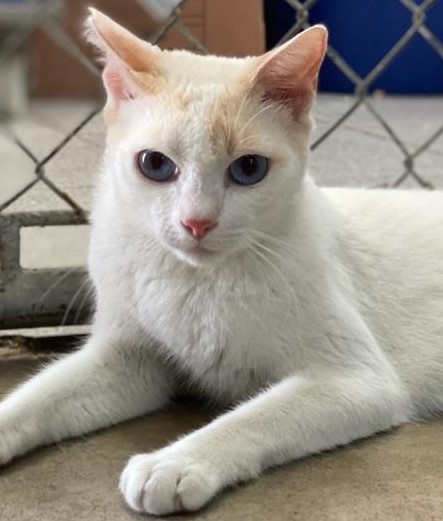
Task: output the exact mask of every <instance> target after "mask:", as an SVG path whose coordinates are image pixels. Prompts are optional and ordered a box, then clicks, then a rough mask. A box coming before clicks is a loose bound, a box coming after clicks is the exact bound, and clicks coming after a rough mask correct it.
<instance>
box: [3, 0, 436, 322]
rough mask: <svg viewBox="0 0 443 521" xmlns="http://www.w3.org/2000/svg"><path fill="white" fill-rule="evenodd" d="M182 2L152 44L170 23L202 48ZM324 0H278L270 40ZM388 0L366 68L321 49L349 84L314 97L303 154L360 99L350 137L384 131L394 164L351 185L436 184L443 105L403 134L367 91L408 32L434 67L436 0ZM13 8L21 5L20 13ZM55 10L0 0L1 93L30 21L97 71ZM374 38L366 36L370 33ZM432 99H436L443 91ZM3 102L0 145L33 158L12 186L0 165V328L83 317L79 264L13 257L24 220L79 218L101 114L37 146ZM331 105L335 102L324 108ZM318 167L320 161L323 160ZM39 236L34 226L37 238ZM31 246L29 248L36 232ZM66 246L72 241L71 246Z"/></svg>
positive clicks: (12, 92) (348, 153) (333, 130)
mask: <svg viewBox="0 0 443 521" xmlns="http://www.w3.org/2000/svg"><path fill="white" fill-rule="evenodd" d="M134 1H135V0H134ZM188 1H190V0H182V1H181V2H180V3H179V4H178V5H177V6H176V7H175V9H173V10H172V12H171V13H170V15H169V17H168V18H167V19H166V20H165V21H164V22H163V23H162V25H161V26H160V27H158V28H157V30H155V31H154V32H153V33H152V34H151V35H150V37H149V40H150V41H151V42H153V43H159V44H160V45H161V43H162V40H163V38H164V37H165V35H167V34H168V32H169V31H171V30H172V29H173V28H174V30H176V31H178V32H179V33H180V34H181V35H182V37H183V38H184V39H185V40H186V41H187V42H188V43H189V44H190V46H191V47H192V48H193V49H194V50H195V51H196V52H199V53H206V52H207V50H206V48H205V46H204V44H203V43H202V42H201V41H200V40H199V39H198V38H197V37H196V36H195V35H194V34H193V31H192V30H191V29H190V28H189V27H188V26H187V25H186V23H185V21H184V20H183V17H182V13H183V9H184V8H185V7H186V3H187V2H188ZM203 1H208V2H210V1H211V0H203ZM324 1H325V0H306V1H304V2H302V1H299V0H286V3H287V4H288V5H290V6H291V7H292V9H293V24H292V26H291V28H290V29H289V30H288V31H287V32H286V34H284V35H283V36H282V38H281V40H280V42H279V43H283V42H285V41H286V40H288V39H290V38H291V37H292V36H294V35H295V34H297V33H298V32H299V31H300V30H301V29H305V28H307V27H309V26H310V25H311V23H312V22H311V18H310V16H311V11H312V9H313V8H314V7H315V5H316V4H319V3H320V2H324ZM389 1H390V2H399V3H400V4H402V6H403V7H404V8H405V9H407V10H408V11H409V12H410V25H409V27H408V28H406V30H405V31H404V33H403V34H402V35H401V37H400V38H399V39H398V40H397V42H396V43H395V44H394V45H393V46H392V47H391V48H390V49H389V50H388V51H387V52H386V53H385V55H384V56H383V57H381V59H380V60H379V61H378V63H377V64H376V65H375V66H374V67H373V68H372V69H371V70H370V71H369V72H368V73H367V74H366V75H364V76H362V75H360V74H358V73H357V72H356V70H355V69H354V68H353V67H352V66H351V65H350V63H349V62H348V61H347V60H346V59H345V57H344V56H343V55H342V54H341V53H340V52H338V51H337V49H335V48H334V47H333V46H331V45H330V46H329V48H328V51H327V55H328V57H329V59H330V60H331V61H332V62H333V64H334V65H335V67H336V68H337V69H338V70H340V71H341V73H342V74H343V75H344V76H345V77H346V78H347V79H348V80H349V81H350V82H352V84H353V86H354V92H353V93H352V94H347V95H343V96H337V95H336V97H334V98H332V100H331V101H330V104H329V105H328V104H327V103H326V102H324V101H323V98H322V97H321V96H320V99H319V116H318V120H319V128H318V129H317V133H316V134H315V139H314V141H313V143H312V150H313V158H312V162H313V164H314V165H315V164H316V157H320V154H321V151H322V149H325V150H326V146H327V143H328V142H329V141H330V140H331V139H332V138H333V136H334V135H336V134H338V133H339V132H340V131H341V129H347V131H348V132H351V133H354V131H353V124H352V117H353V116H354V115H355V114H357V112H358V111H359V110H360V109H361V108H362V107H363V108H364V109H365V114H366V118H368V115H370V116H371V117H372V120H371V123H370V124H368V126H367V127H365V126H364V125H363V129H362V131H361V132H360V133H359V135H358V139H359V140H360V141H361V143H362V147H363V148H364V147H365V139H374V138H380V135H383V146H389V147H390V149H389V150H390V152H389V154H387V155H389V156H393V158H394V159H393V160H394V161H395V162H396V168H395V169H394V171H395V172H396V175H395V177H392V176H391V177H390V178H389V179H388V180H387V181H383V182H379V183H374V182H372V181H371V179H369V178H368V179H367V182H365V179H361V180H359V183H360V184H363V185H367V186H374V185H376V184H378V185H381V186H391V187H403V186H411V184H412V185H414V186H415V187H418V188H422V189H433V188H440V187H442V186H443V173H442V172H441V164H442V162H443V161H442V159H443V150H442V148H441V147H437V146H436V145H437V144H438V143H437V142H438V140H439V138H440V137H441V136H442V134H443V113H442V114H441V116H442V117H441V119H440V121H439V124H437V126H435V125H434V128H432V129H426V128H424V129H420V133H419V134H418V136H419V137H418V138H417V139H414V142H411V141H410V140H409V141H408V140H407V139H405V138H404V136H402V135H401V134H400V133H399V132H398V130H397V129H396V127H395V125H393V124H392V122H391V121H390V120H389V114H388V113H386V111H384V110H383V107H384V106H385V105H384V103H383V99H382V98H380V96H375V95H373V94H372V93H371V88H372V85H373V84H374V82H375V81H376V80H377V78H378V77H379V76H380V75H381V74H382V73H383V71H385V70H387V69H388V68H389V67H390V66H391V64H392V63H393V61H394V60H395V59H396V58H397V57H398V56H399V54H400V53H404V52H407V50H408V45H410V43H411V40H412V39H413V38H414V37H416V36H417V35H419V36H420V37H421V38H422V39H423V41H425V42H426V43H427V45H429V47H430V48H431V49H432V50H433V52H435V54H436V55H437V56H439V58H440V61H441V67H442V69H441V70H442V71H443V42H442V41H441V39H439V37H438V35H436V34H435V33H434V32H432V31H431V29H430V28H429V27H428V24H427V18H426V16H427V13H428V12H429V10H430V9H431V8H432V7H433V6H434V5H435V4H436V3H437V2H438V1H439V0H424V1H422V2H421V3H420V4H418V3H415V2H414V1H413V0H389ZM417 1H418V0H417ZM440 1H441V0H440ZM140 4H142V2H140ZM22 8H23V12H20V9H22ZM14 9H15V11H14ZM8 10H9V11H8ZM62 12H63V2H62V1H61V0H34V1H25V2H20V3H14V2H12V1H11V0H9V1H7V2H6V3H5V2H3V3H2V2H1V1H0V31H1V32H0V77H1V78H2V80H1V81H2V83H1V86H2V88H1V91H0V92H3V94H0V95H1V96H3V97H5V93H6V94H7V95H8V96H9V97H10V99H12V100H13V99H14V96H15V97H17V96H20V92H17V90H20V87H19V86H18V85H17V84H16V83H14V82H13V81H12V80H11V81H12V83H10V84H8V83H7V81H8V80H5V78H7V77H9V76H10V75H12V76H13V75H14V70H15V69H14V67H15V66H14V60H16V57H17V55H18V53H20V51H21V50H23V49H24V48H26V46H27V45H28V44H29V39H30V37H31V35H32V34H33V33H34V31H35V30H36V29H37V28H39V29H40V30H42V31H43V32H44V33H45V34H46V35H47V37H48V38H49V39H50V40H51V41H52V45H55V46H58V47H59V48H60V49H62V50H63V51H64V52H65V53H66V55H70V56H71V57H75V59H76V60H77V61H78V62H79V63H81V64H82V66H83V68H84V70H85V74H86V73H88V74H93V75H95V76H97V77H99V76H100V71H99V70H98V68H97V66H96V65H95V64H94V63H93V61H91V60H90V58H89V57H88V56H87V55H86V54H85V53H84V51H83V50H82V49H81V48H80V47H79V46H78V45H77V43H76V42H75V41H74V40H73V38H72V36H71V35H70V34H69V33H68V32H67V31H66V29H65V28H64V26H63V25H62V23H61V17H62ZM2 15H3V17H2ZM350 23H351V22H350ZM440 36H441V35H440ZM376 37H377V35H376V34H375V35H374V38H376ZM368 45H370V42H368ZM60 74H62V71H60ZM98 81H99V80H98V79H97V82H98ZM437 99H439V101H440V102H443V98H442V97H440V98H437ZM12 103H13V102H12ZM400 103H401V101H400ZM404 103H405V105H404V106H405V110H406V111H407V110H409V109H408V107H409V105H408V103H410V100H406V101H405V102H404ZM442 104H443V103H442ZM6 105H7V103H6V101H5V99H3V100H1V107H2V112H1V114H0V116H1V117H0V130H1V134H0V139H1V141H0V151H1V150H2V148H1V143H3V145H4V146H6V147H8V150H11V147H13V148H14V151H15V152H14V153H15V154H20V155H21V156H22V157H23V158H25V159H26V161H27V164H28V165H29V164H32V176H33V177H32V178H31V179H29V180H27V181H26V182H24V183H22V185H21V186H20V187H19V188H17V189H15V190H14V193H8V190H7V189H6V187H7V184H8V179H7V178H6V176H7V175H9V173H8V172H6V173H5V172H4V171H3V172H2V173H0V329H1V328H3V329H6V328H13V327H24V326H26V327H28V326H41V325H54V324H57V325H59V324H74V323H84V322H85V321H86V320H87V317H88V314H89V302H90V299H89V293H88V290H87V287H88V284H87V280H86V278H85V277H86V276H85V270H84V268H83V267H82V266H78V267H74V268H73V267H60V266H59V267H50V266H44V265H42V266H38V267H35V266H34V267H29V266H26V263H23V259H22V257H23V250H24V240H25V238H26V236H27V235H26V231H27V228H30V227H31V228H33V229H38V228H36V227H47V228H50V227H62V226H75V227H82V226H85V225H86V224H87V222H88V211H89V188H90V179H88V180H86V181H85V179H84V177H85V176H88V175H89V174H88V173H89V172H91V171H92V169H93V168H96V166H97V164H98V159H99V157H100V153H101V148H100V147H101V145H100V142H101V140H102V136H103V129H102V128H101V123H100V116H98V117H96V116H97V114H98V113H99V111H100V104H99V103H98V102H97V103H92V104H89V105H88V106H87V112H86V113H85V114H84V115H82V117H81V118H80V121H77V122H76V124H74V125H73V126H72V127H71V128H69V129H66V130H65V135H63V136H62V137H60V139H59V140H58V141H57V142H55V143H53V142H51V146H50V147H49V149H48V147H47V146H46V149H45V146H44V147H43V151H42V147H41V145H37V144H36V140H34V141H33V140H32V133H30V132H28V133H27V130H29V129H27V128H26V126H25V127H24V128H23V127H22V128H21V127H20V126H18V127H17V125H15V123H14V122H15V120H14V117H11V115H10V114H8V107H7V106H6ZM330 107H335V108H334V110H332V109H330ZM322 108H325V109H326V113H327V114H326V116H325V115H322V112H321V109H322ZM59 110H60V111H61V112H60V116H59V117H60V118H61V119H64V114H65V111H64V109H63V105H62V106H61V108H60V106H59ZM388 112H389V111H388ZM433 116H435V114H433ZM434 121H435V117H434ZM30 136H31V137H30ZM386 139H389V140H390V141H389V145H386ZM380 143H381V142H380ZM46 145H47V144H46ZM344 148H345V150H343V151H342V153H341V154H340V153H337V155H336V156H334V157H332V158H330V159H328V160H329V161H330V162H334V163H335V164H336V167H337V162H338V163H339V164H338V168H339V169H340V168H342V169H345V168H346V165H344V166H340V158H344V160H349V158H351V159H352V155H353V154H360V153H361V152H360V151H361V149H358V148H357V149H355V150H354V149H353V147H352V146H345V147H344ZM328 154H329V152H328ZM426 154H430V156H431V157H430V159H428V160H426V161H424V162H423V161H422V159H423V157H424V156H425V155H426ZM14 157H16V156H14ZM383 161H385V159H383ZM386 161H387V163H388V165H391V164H392V158H391V159H390V160H387V159H386ZM431 163H432V165H433V167H434V170H435V172H436V173H434V175H433V176H431V177H432V179H430V178H429V176H428V175H427V173H428V172H429V171H430V170H429V168H428V166H427V165H430V164H431ZM324 165H328V163H327V162H325V163H324ZM348 166H349V165H348ZM60 171H63V172H64V175H63V176H62V177H60V175H59V173H60ZM82 176H83V177H82ZM67 179H68V181H67ZM76 183H79V184H82V183H84V186H83V188H84V190H83V189H82V190H80V191H79V190H77V189H76ZM439 183H440V184H439ZM70 230H71V231H70V232H68V231H67V232H66V233H71V232H72V233H73V230H74V228H72V229H70ZM74 235H75V234H74ZM44 240H45V236H44V234H43V235H42V238H41V241H44ZM37 242H38V241H37ZM71 246H72V245H71ZM33 247H34V248H38V244H37V243H36V242H35V240H34V242H33ZM73 247H74V249H76V245H75V244H74V246H73ZM55 248H57V246H55ZM28 249H29V247H28ZM31 249H32V247H31ZM68 257H69V255H68ZM24 264H25V265H24Z"/></svg>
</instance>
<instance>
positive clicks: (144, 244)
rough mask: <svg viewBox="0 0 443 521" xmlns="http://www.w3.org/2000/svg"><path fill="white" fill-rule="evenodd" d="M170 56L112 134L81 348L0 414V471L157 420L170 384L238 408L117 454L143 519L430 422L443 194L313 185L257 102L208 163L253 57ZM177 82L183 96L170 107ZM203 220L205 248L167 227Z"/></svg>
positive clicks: (298, 142) (281, 124)
mask: <svg viewBox="0 0 443 521" xmlns="http://www.w3.org/2000/svg"><path fill="white" fill-rule="evenodd" d="M171 56H173V58H171V60H172V62H171V63H174V64H177V68H175V76H174V78H175V79H174V80H171V82H173V83H174V89H175V90H173V93H172V94H169V95H168V94H159V95H155V96H147V97H142V98H139V99H135V100H131V101H129V102H126V104H125V106H124V108H123V109H122V111H121V114H120V115H119V118H118V119H117V120H116V122H115V123H114V124H113V125H112V126H111V128H110V131H109V134H108V142H107V150H106V155H105V165H104V169H103V172H102V175H101V179H100V183H99V186H98V187H97V193H96V200H95V207H94V212H93V219H92V223H93V231H92V241H91V248H90V260H89V267H90V273H91V276H92V279H93V281H94V285H95V288H96V294H97V312H96V316H95V321H94V326H93V333H92V336H91V338H90V339H89V341H88V342H87V344H86V345H85V346H84V347H83V349H81V350H80V351H79V352H77V353H75V354H72V355H69V356H67V357H65V358H64V359H62V360H60V361H58V362H56V363H54V364H53V365H50V366H49V367H48V368H46V369H45V370H44V371H43V372H42V373H41V374H40V375H37V376H36V377H35V378H34V379H32V380H31V381H29V382H27V383H25V384H24V385H23V386H22V387H21V388H19V389H18V390H16V391H15V392H14V393H12V394H11V395H10V396H9V397H7V398H6V399H5V400H4V402H3V403H2V404H1V405H0V462H3V463H4V462H7V461H9V460H11V459H12V458H14V457H15V456H17V455H19V454H23V453H24V452H26V451H28V450H30V449H32V448H33V447H35V446H37V445H40V444H47V443H51V442H54V441H57V440H60V439H62V438H64V437H68V436H76V435H79V434H82V433H85V432H88V431H92V430H94V429H97V428H100V427H104V426H106V425H110V424H113V423H116V422H119V421H122V420H124V419H126V418H130V417H134V416H137V415H140V414H143V413H145V412H148V411H152V410H155V409H158V408H159V407H162V406H164V405H165V404H166V403H167V402H168V400H169V398H170V397H171V396H172V394H173V393H175V392H179V391H180V390H182V389H183V387H184V388H188V389H190V390H192V391H194V392H201V393H203V394H204V395H206V396H208V397H210V398H211V399H213V400H217V401H219V402H221V403H227V402H233V401H235V402H240V403H239V405H238V406H237V407H234V408H233V409H232V410H231V411H230V412H228V413H226V414H223V415H222V416H220V417H219V418H218V419H216V420H215V421H213V422H212V423H210V424H209V425H207V426H206V427H204V428H202V429H199V430H197V431H196V432H193V433H191V434H189V435H187V436H185V437H184V438H182V439H180V440H178V441H176V442H175V443H173V444H171V445H170V446H168V447H166V448H164V449H161V450H159V451H157V452H155V453H153V454H142V455H137V456H135V457H133V458H132V459H131V460H130V461H129V463H128V465H127V467H126V469H125V471H124V472H123V475H122V478H121V482H120V489H121V491H122V493H123V494H124V496H125V498H126V500H127V502H128V504H129V505H130V506H131V507H132V508H134V509H135V510H138V511H142V512H150V513H152V514H167V513H171V512H175V511H178V510H196V509H198V508H200V507H202V506H203V505H204V504H205V503H207V502H208V501H209V500H210V499H211V498H212V497H213V496H214V495H215V494H216V493H217V492H218V491H220V490H221V489H223V488H224V487H226V486H228V485H232V484H234V483H237V482H239V481H243V480H248V479H251V478H254V477H256V476H257V475H259V474H260V472H261V471H262V470H263V469H265V468H267V467H269V466H272V465H276V464H280V463H284V462H286V461H289V460H291V459H294V458H299V457H302V456H306V455H308V454H311V453H314V452H318V451H322V450H325V449H329V448H331V447H335V446H337V445H343V444H346V443H349V442H351V441H352V440H355V439H357V438H360V437H364V436H368V435H371V434H373V433H375V432H378V431H383V430H386V429H389V428H391V427H394V426H398V425H401V424H403V423H405V422H408V421H411V420H416V419H421V418H425V417H428V416H430V415H432V414H435V413H438V412H441V411H442V410H443V321H442V317H443V263H442V260H443V195H442V194H441V193H427V192H401V191H377V190H374V191H366V190H348V189H334V190H333V189H328V190H326V189H325V190H323V189H320V188H318V187H317V186H315V184H314V183H313V181H312V180H311V178H310V177H309V176H308V175H307V174H304V169H305V161H306V155H307V142H308V124H307V123H305V124H301V125H298V126H297V125H296V126H295V128H293V129H292V130H290V129H288V125H289V123H288V117H286V116H285V115H284V114H282V113H281V112H279V111H278V110H277V109H275V107H274V108H272V107H271V108H270V109H269V110H268V109H266V110H263V111H262V112H261V113H258V112H257V103H259V102H258V101H257V100H255V102H251V103H249V102H248V101H247V100H246V101H243V102H242V104H243V106H242V107H240V106H239V107H238V113H237V116H238V120H239V121H238V124H239V128H240V127H241V126H246V127H247V128H248V131H249V132H251V135H252V136H253V138H251V141H253V149H251V150H237V151H235V153H234V155H233V156H230V155H228V154H227V153H226V154H221V153H220V151H219V150H216V149H215V148H214V146H213V144H212V143H211V142H210V140H209V137H208V131H207V129H208V125H209V123H208V114H209V113H210V112H211V110H212V109H211V107H212V106H213V105H214V103H215V102H216V100H217V99H218V98H219V97H220V96H223V95H225V94H226V92H228V91H229V88H230V83H232V81H233V79H234V78H235V77H236V76H237V75H239V74H240V73H241V72H242V70H244V69H245V68H246V67H249V64H250V60H246V61H245V62H241V61H231V60H222V59H220V60H218V59H217V58H213V57H211V58H200V57H199V58H198V59H196V61H195V62H193V61H192V60H193V59H194V58H192V59H191V58H190V55H188V54H186V55H183V57H185V61H186V65H185V67H184V69H183V71H185V70H186V71H188V72H187V73H186V74H187V76H186V75H185V73H184V72H183V75H180V74H179V72H178V64H180V63H183V62H182V61H181V58H180V54H178V53H176V54H174V53H172V54H171ZM193 64H194V65H193ZM202 64H204V68H205V74H207V76H206V78H209V79H208V80H207V81H206V83H205V81H203V79H202V78H203V75H202V74H203V73H202V72H201V71H202V67H203V65H202ZM242 64H243V65H242ZM192 67H194V69H192ZM242 67H243V68H242ZM193 70H195V71H198V74H199V80H198V82H197V83H196V84H192V81H191V79H190V78H191V77H192V76H193V74H192V73H193ZM190 71H191V72H190ZM196 74H197V73H196ZM185 76H186V78H185ZM215 77H216V78H217V80H214V78H215ZM189 82H191V84H192V85H190V86H189V85H188V86H187V84H188V83H189ZM180 86H181V87H180ZM180 88H182V90H181V92H182V93H183V92H185V91H186V90H187V89H188V90H189V92H188V94H189V96H190V97H191V102H190V103H188V104H187V105H186V107H185V108H183V109H181V110H179V109H178V108H177V105H176V104H175V99H176V98H174V96H176V95H177V93H176V91H177V90H180ZM251 146H252V145H251ZM144 148H152V149H160V150H161V151H163V152H164V153H166V154H168V155H169V156H170V157H171V158H172V159H173V160H174V161H175V162H176V163H177V164H178V165H179V166H180V170H181V173H180V176H179V178H178V179H177V181H175V182H174V183H166V184H155V183H153V182H150V181H147V180H146V179H143V178H142V177H141V176H140V175H139V174H138V173H137V171H136V168H135V166H134V161H133V158H134V155H135V154H136V153H137V152H138V151H139V150H141V149H144ZM248 152H249V153H251V152H254V153H261V154H263V155H266V156H268V157H270V158H271V161H273V162H272V165H271V170H270V172H269V174H268V176H267V177H266V178H265V179H264V180H263V181H262V182H261V183H259V184H258V185H256V186H254V187H249V188H248V187H241V186H236V185H233V184H232V183H231V184H229V183H227V182H226V176H225V171H226V168H227V166H228V165H229V163H230V162H232V161H233V159H235V157H238V156H239V155H241V154H244V153H248ZM275 158H278V159H275ZM331 160H333V158H331ZM208 214H211V215H214V216H216V217H217V220H218V225H217V226H216V227H215V228H214V229H213V230H212V231H211V232H209V233H208V234H207V236H206V237H205V238H204V239H203V240H202V241H201V243H202V245H203V246H204V247H205V248H207V249H208V250H210V252H206V253H205V252H203V253H202V252H198V251H196V250H195V240H194V239H193V238H192V237H190V235H189V234H188V233H187V232H186V230H184V228H183V226H181V224H180V220H181V219H182V218H185V217H195V216H197V217H199V216H200V217H202V216H205V215H208Z"/></svg>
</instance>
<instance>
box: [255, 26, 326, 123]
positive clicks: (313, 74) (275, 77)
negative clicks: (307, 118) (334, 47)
mask: <svg viewBox="0 0 443 521" xmlns="http://www.w3.org/2000/svg"><path fill="white" fill-rule="evenodd" d="M327 36H328V33H327V30H326V27H324V26H323V25H314V26H313V27H310V28H309V29H307V30H306V31H303V32H302V33H300V34H298V35H297V36H295V37H294V38H292V39H291V40H289V41H288V42H286V43H285V44H284V45H282V46H280V47H277V48H276V49H274V50H272V51H270V52H268V53H266V54H265V55H264V56H262V57H261V60H260V62H259V65H258V69H257V70H256V71H255V74H254V78H253V84H254V87H255V88H259V90H260V91H261V93H262V95H264V96H265V98H266V99H270V100H274V101H278V102H284V103H285V104H287V105H288V106H289V107H290V108H291V110H292V113H293V115H294V117H295V118H296V119H300V118H302V117H303V116H304V115H305V114H306V113H307V112H308V110H309V108H310V106H311V103H312V101H313V99H314V96H315V92H316V89H317V79H318V72H319V69H320V65H321V64H322V61H323V58H324V56H325V52H326V48H327Z"/></svg>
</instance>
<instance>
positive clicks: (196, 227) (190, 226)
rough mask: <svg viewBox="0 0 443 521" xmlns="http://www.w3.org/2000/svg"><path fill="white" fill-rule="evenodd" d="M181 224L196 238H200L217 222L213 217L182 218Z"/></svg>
mask: <svg viewBox="0 0 443 521" xmlns="http://www.w3.org/2000/svg"><path fill="white" fill-rule="evenodd" d="M182 224H183V226H184V227H185V228H186V229H187V230H188V232H189V233H191V234H192V236H193V237H195V238H196V239H202V238H203V237H204V236H205V235H206V234H207V232H209V230H211V229H212V228H214V226H215V225H216V224H217V222H216V221H215V220H214V219H183V220H182Z"/></svg>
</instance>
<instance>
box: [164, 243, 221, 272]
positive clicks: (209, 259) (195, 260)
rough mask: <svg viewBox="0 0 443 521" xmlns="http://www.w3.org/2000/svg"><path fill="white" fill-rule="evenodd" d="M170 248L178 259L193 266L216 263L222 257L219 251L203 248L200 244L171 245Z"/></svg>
mask: <svg viewBox="0 0 443 521" xmlns="http://www.w3.org/2000/svg"><path fill="white" fill-rule="evenodd" d="M171 249H172V251H173V252H174V254H175V256H176V257H178V258H179V259H180V260H182V261H184V262H186V263H188V264H190V265H191V266H195V267H203V266H208V265H214V264H217V263H219V262H220V260H221V259H222V258H223V257H224V255H223V254H221V253H220V252H217V251H215V250H211V249H209V248H205V247H204V246H201V245H200V244H196V245H193V246H188V247H182V248H178V247H176V246H173V247H172V248H171Z"/></svg>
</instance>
